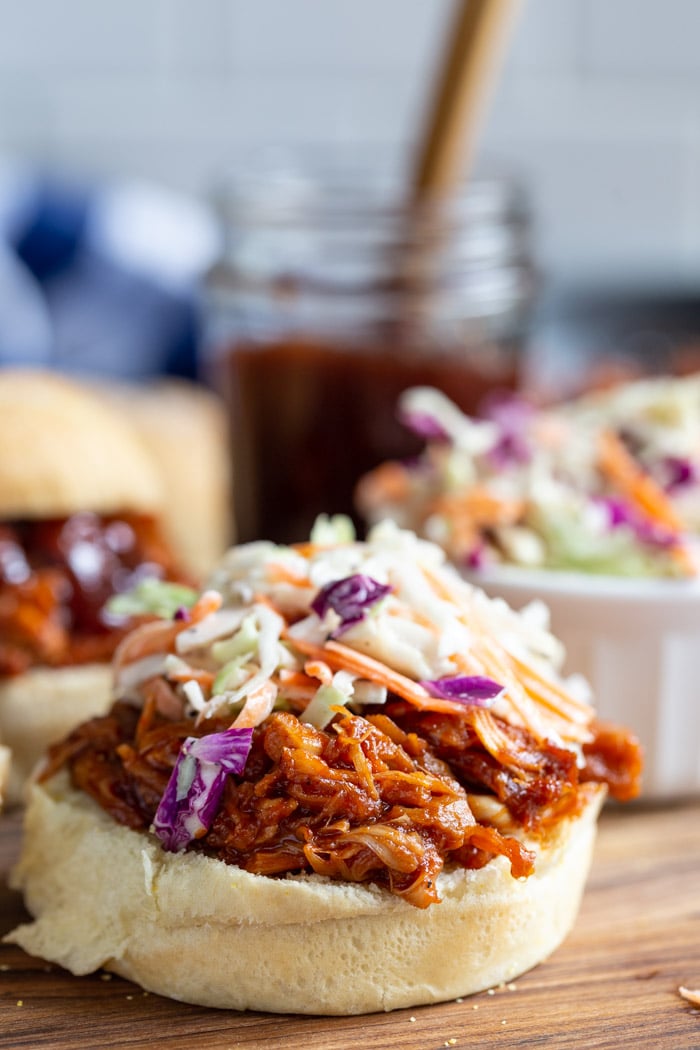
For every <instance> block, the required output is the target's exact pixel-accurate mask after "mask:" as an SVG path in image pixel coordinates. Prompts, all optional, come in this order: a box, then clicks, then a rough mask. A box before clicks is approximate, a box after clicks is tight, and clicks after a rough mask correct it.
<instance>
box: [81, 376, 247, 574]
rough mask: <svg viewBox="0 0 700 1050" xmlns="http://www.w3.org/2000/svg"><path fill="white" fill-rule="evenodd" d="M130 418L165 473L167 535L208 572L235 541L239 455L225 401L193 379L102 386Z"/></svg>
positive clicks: (185, 557)
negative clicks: (234, 479)
mask: <svg viewBox="0 0 700 1050" xmlns="http://www.w3.org/2000/svg"><path fill="white" fill-rule="evenodd" d="M98 389H99V391H100V393H101V394H102V396H104V397H106V398H107V399H108V400H109V401H110V402H111V403H112V404H114V405H115V406H116V407H117V408H118V409H119V410H120V411H121V412H123V413H124V415H125V416H126V417H127V418H128V419H129V422H130V423H131V424H132V425H133V426H134V428H135V429H136V431H137V432H138V435H139V438H140V439H141V441H142V442H143V443H144V445H145V446H146V448H147V450H148V453H149V455H150V456H151V459H152V460H153V462H154V464H155V466H156V469H157V470H158V472H159V475H160V478H161V481H162V484H163V489H164V491H165V492H166V493H167V500H166V502H165V503H164V505H163V508H162V512H161V525H162V528H163V532H164V535H165V538H166V539H167V540H168V541H169V543H170V545H171V547H172V548H173V550H174V551H176V553H177V554H178V557H179V559H180V561H181V563H182V565H183V566H184V567H185V568H187V569H188V570H189V571H190V572H192V573H194V574H195V576H197V577H199V578H200V579H201V578H204V577H205V576H206V575H207V574H208V573H209V572H210V571H211V569H212V566H213V565H215V564H216V562H217V561H218V560H219V558H221V556H222V555H223V554H224V552H225V551H226V549H227V548H228V547H229V546H230V544H231V543H232V542H233V522H232V515H231V506H232V498H231V461H230V450H229V440H228V425H227V421H226V413H225V410H224V406H223V402H222V401H221V400H220V399H219V398H218V397H217V396H216V395H215V394H213V393H212V392H211V391H208V390H205V389H204V388H203V387H202V386H200V385H199V384H197V383H190V382H187V381H185V380H175V379H167V380H159V381H157V382H153V383H149V384H146V385H144V386H139V387H136V386H133V385H130V386H126V385H123V384H119V383H118V384H110V385H109V386H108V387H107V386H104V387H99V388H98Z"/></svg>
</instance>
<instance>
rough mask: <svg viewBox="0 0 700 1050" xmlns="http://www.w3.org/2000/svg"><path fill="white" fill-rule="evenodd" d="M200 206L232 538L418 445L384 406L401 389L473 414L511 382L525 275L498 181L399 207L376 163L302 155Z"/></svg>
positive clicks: (208, 328) (396, 186)
mask: <svg viewBox="0 0 700 1050" xmlns="http://www.w3.org/2000/svg"><path fill="white" fill-rule="evenodd" d="M215 205H216V210H217V213H218V216H219V220H220V223H221V229H222V251H221V257H220V259H219V261H218V263H217V264H216V265H215V266H214V267H213V268H212V269H211V272H210V273H209V275H208V279H207V282H206V289H205V304H204V315H205V347H206V361H207V370H208V375H209V378H210V381H211V382H212V383H213V384H214V385H215V386H216V387H217V388H218V389H219V390H221V391H222V392H223V393H224V394H225V396H226V399H227V402H228V405H229V411H230V423H231V440H232V461H233V473H234V515H235V523H236V535H237V538H238V540H239V541H240V542H246V541H249V540H254V539H259V538H266V539H271V540H274V541H276V542H283V543H287V542H294V541H301V540H304V539H305V538H307V537H308V534H309V530H310V528H311V526H312V524H313V521H314V520H315V518H316V516H317V515H318V514H320V513H328V514H336V513H345V514H349V515H351V516H352V517H355V509H354V506H353V490H354V487H355V485H356V482H357V480H358V478H359V477H360V476H361V475H362V474H363V473H364V472H365V471H367V470H369V469H371V468H372V467H374V466H376V465H377V464H378V463H379V462H381V461H382V460H384V459H386V458H396V457H405V456H411V455H413V454H415V453H416V452H417V451H418V447H419V446H418V444H417V443H416V439H415V437H413V436H412V435H410V434H409V433H408V432H407V431H406V430H405V429H404V428H403V427H402V426H401V424H400V422H399V421H398V419H397V417H396V404H397V400H398V397H399V395H400V393H401V392H402V391H403V390H404V389H406V388H408V387H411V386H417V385H429V386H435V387H438V388H440V389H441V390H443V391H444V392H445V393H446V394H447V395H448V396H449V397H450V398H452V399H453V400H454V401H455V402H456V403H457V404H458V405H459V406H460V407H461V408H462V409H463V410H465V411H467V412H470V413H473V412H478V409H479V405H480V404H481V402H482V401H483V399H484V397H485V396H486V395H487V394H488V393H490V392H491V391H493V390H494V389H499V388H500V389H503V388H508V389H512V388H513V387H515V386H516V385H517V383H518V380H519V369H520V362H521V349H522V347H523V343H524V339H525V336H526V333H527V328H528V321H529V318H530V315H531V308H532V304H533V291H534V287H535V280H534V270H533V265H532V261H531V257H530V249H529V244H530V239H529V223H528V214H527V209H526V206H525V199H524V196H523V193H522V191H521V190H520V188H519V187H518V186H516V185H515V184H514V183H512V182H511V181H508V180H506V179H498V178H489V179H486V178H480V179H473V180H472V181H470V182H469V183H468V184H467V185H465V186H463V187H460V188H459V190H458V192H457V193H455V194H454V195H452V196H450V197H449V198H441V199H433V200H430V201H424V202H422V203H420V204H416V203H414V202H411V201H410V200H408V199H407V198H406V194H405V191H404V190H403V188H402V186H401V182H400V180H399V179H398V178H392V177H391V176H390V175H387V174H386V173H385V171H384V170H383V169H382V168H381V167H380V166H376V167H373V166H372V165H367V164H366V163H365V162H364V161H363V162H362V163H360V161H359V160H358V161H355V160H354V159H352V158H351V159H350V160H348V158H347V156H346V157H345V158H344V159H343V163H342V164H332V163H329V162H328V159H327V157H324V158H322V159H320V160H319V159H318V158H315V159H310V158H309V157H308V156H307V157H305V158H304V160H303V163H301V164H300V163H296V162H289V161H286V162H285V163H282V162H280V161H279V160H278V161H276V162H275V163H273V164H270V165H267V166H261V165H258V166H255V167H253V168H252V169H250V170H249V171H247V172H243V171H241V172H239V173H237V174H236V175H235V176H233V177H232V178H231V179H229V180H228V181H226V183H225V184H224V185H222V186H221V187H220V189H219V190H218V192H217V193H216V195H215ZM357 525H358V527H359V528H360V530H361V528H362V523H361V522H359V521H358V522H357Z"/></svg>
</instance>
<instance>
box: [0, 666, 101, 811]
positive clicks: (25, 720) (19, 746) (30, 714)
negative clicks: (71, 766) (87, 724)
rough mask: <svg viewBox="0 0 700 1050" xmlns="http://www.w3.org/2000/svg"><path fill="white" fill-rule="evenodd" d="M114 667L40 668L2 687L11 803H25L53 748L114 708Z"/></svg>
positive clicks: (1, 726)
mask: <svg viewBox="0 0 700 1050" xmlns="http://www.w3.org/2000/svg"><path fill="white" fill-rule="evenodd" d="M111 689H112V669H111V666H110V665H109V664H83V665H81V666H79V667H59V668H53V667H38V668H34V669H33V670H31V671H27V672H26V673H25V674H22V675H18V676H17V677H16V678H6V679H4V680H3V681H2V682H0V740H2V741H3V743H4V744H6V745H7V747H8V748H9V749H10V751H11V762H10V769H9V781H8V783H7V793H6V800H7V801H9V802H20V801H22V798H23V793H24V786H25V783H26V781H27V778H28V777H29V774H30V773H31V771H32V769H33V768H34V766H35V765H36V763H37V762H38V761H39V759H40V758H41V756H42V755H43V754H44V752H45V750H46V748H47V747H48V746H49V744H53V743H55V742H56V741H57V740H60V739H61V738H62V737H64V736H65V735H66V734H67V733H69V732H70V730H71V729H73V728H74V727H75V726H77V725H79V724H80V723H81V722H84V721H85V720H86V719H88V718H93V717H94V716H95V715H102V714H105V713H106V712H107V711H108V710H109V707H110V705H111V703H112V696H111Z"/></svg>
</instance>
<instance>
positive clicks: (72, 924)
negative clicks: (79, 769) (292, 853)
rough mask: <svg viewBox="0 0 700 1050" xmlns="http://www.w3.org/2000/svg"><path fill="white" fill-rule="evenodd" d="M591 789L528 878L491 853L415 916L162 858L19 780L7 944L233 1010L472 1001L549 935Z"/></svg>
mask: <svg viewBox="0 0 700 1050" xmlns="http://www.w3.org/2000/svg"><path fill="white" fill-rule="evenodd" d="M604 794H605V790H604V789H592V791H591V793H590V798H589V800H588V803H587V805H586V808H585V810H584V812H583V813H582V814H581V815H580V816H579V817H578V818H577V819H575V820H570V821H566V822H564V823H562V824H561V825H560V827H559V828H558V829H557V832H556V833H555V834H554V835H553V836H552V838H551V840H550V841H549V842H548V844H547V846H546V848H543V849H542V851H541V852H540V855H539V858H538V862H537V869H536V872H535V874H534V875H532V876H530V878H528V879H522V880H516V879H513V878H512V877H511V875H510V870H509V866H508V864H507V862H506V861H505V859H504V858H503V857H499V858H498V859H496V860H494V861H492V862H491V863H489V864H488V865H486V867H484V868H482V869H481V870H479V871H463V870H459V871H453V872H450V873H446V874H443V875H441V876H440V884H439V885H440V891H441V896H442V903H441V904H437V905H433V906H431V907H429V908H427V909H426V910H419V909H417V908H414V907H412V906H411V905H409V904H407V903H406V902H404V901H402V900H399V899H397V898H395V897H393V896H391V894H389V893H388V892H387V891H384V890H380V889H378V888H377V887H373V886H369V887H365V886H360V885H355V884H347V883H339V882H333V881H330V880H328V879H325V878H322V877H319V876H314V875H312V876H297V877H292V878H286V879H285V878H282V879H272V878H267V877H265V876H262V875H252V874H249V873H247V872H245V871H242V870H240V869H238V868H234V867H229V866H227V865H225V864H224V863H222V862H221V861H218V860H214V859H212V858H209V857H205V856H203V855H201V854H178V855H173V854H166V853H164V852H163V851H162V850H161V849H160V847H159V845H158V844H157V842H156V840H155V839H154V838H153V837H152V836H150V835H145V834H141V833H138V832H135V831H132V830H130V829H129V828H126V827H122V826H119V825H116V824H115V823H114V822H113V821H112V820H111V818H110V817H108V816H107V815H106V814H105V813H104V812H103V811H102V810H101V809H99V808H98V807H97V805H96V804H95V803H93V802H92V800H91V799H89V798H88V797H87V796H85V795H83V794H82V793H78V792H76V791H75V790H74V789H72V788H71V787H70V785H69V782H68V779H67V776H66V774H65V773H61V774H59V775H58V776H57V777H55V778H54V779H53V780H52V781H51V782H49V783H48V784H42V785H36V784H34V785H32V788H31V798H30V802H29V806H28V810H27V813H26V826H25V838H24V845H23V852H22V855H21V858H20V861H19V863H18V865H17V867H16V869H15V871H14V872H13V875H12V878H11V884H12V886H13V887H14V888H16V889H21V890H23V891H24V895H25V901H26V904H27V907H28V908H29V911H30V912H31V913H32V915H33V916H35V920H34V921H33V922H31V923H28V924H26V925H23V926H20V927H18V928H17V929H16V930H14V931H13V932H12V933H11V934H9V935H8V937H7V938H6V939H7V940H8V941H10V942H11V943H15V944H19V945H21V946H22V947H23V948H24V949H25V950H26V951H28V952H29V953H31V954H32V955H38V956H40V957H43V958H45V959H48V960H50V961H51V962H56V963H59V964H60V965H62V966H64V967H66V968H67V969H69V970H70V971H72V972H73V973H74V974H85V973H89V972H91V971H93V970H95V969H97V968H98V967H104V968H106V969H108V970H111V971H113V972H114V973H118V974H120V975H122V976H123V977H126V978H128V979H130V980H133V981H135V982H137V983H138V984H140V985H141V986H142V987H143V988H145V989H148V990H149V991H152V992H156V993H158V994H161V995H166V996H169V997H171V998H174V999H179V1000H182V1001H185V1002H191V1003H198V1004H201V1005H204V1006H212V1007H222V1008H229V1009H236V1010H246V1009H252V1010H267V1011H273V1012H285V1013H286V1012H295V1013H312V1014H360V1013H369V1012H373V1011H378V1010H393V1009H397V1008H400V1007H409V1006H417V1005H419V1004H423V1003H433V1002H440V1001H443V1000H446V999H451V998H455V997H457V996H462V995H469V994H470V993H473V992H477V991H480V990H483V989H484V988H488V987H492V986H493V985H497V984H499V983H501V982H502V981H509V980H512V979H513V978H515V977H517V976H518V975H519V974H521V973H523V972H524V971H525V970H528V969H529V968H530V967H532V966H534V965H535V964H537V963H538V962H540V961H541V960H542V959H544V958H545V957H546V956H548V955H549V954H550V953H551V952H552V951H553V950H554V949H555V948H556V947H557V946H558V945H559V944H560V942H561V941H562V939H563V938H564V936H565V935H566V933H567V932H568V930H569V929H570V927H571V926H572V924H573V922H574V920H575V918H576V914H577V911H578V906H579V901H580V897H581V893H582V891H583V886H584V882H585V879H586V875H587V873H588V868H589V864H590V859H591V853H592V847H593V842H594V838H595V825H596V817H597V814H598V811H599V808H600V805H601V803H602V800H603V797H604ZM78 887H79V892H76V890H77V888H78Z"/></svg>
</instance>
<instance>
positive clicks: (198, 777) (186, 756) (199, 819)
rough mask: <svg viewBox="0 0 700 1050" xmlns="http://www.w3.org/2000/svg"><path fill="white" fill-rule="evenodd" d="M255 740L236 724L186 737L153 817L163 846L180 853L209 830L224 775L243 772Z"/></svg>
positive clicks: (219, 796)
mask: <svg viewBox="0 0 700 1050" xmlns="http://www.w3.org/2000/svg"><path fill="white" fill-rule="evenodd" d="M252 741H253V730H252V729H235V728H231V729H226V730H224V732H222V733H210V734H208V735H207V736H203V737H193V736H189V737H187V738H186V739H185V741H184V742H183V744H182V747H181V748H180V753H179V755H178V756H177V761H176V763H175V768H174V769H173V771H172V774H171V776H170V780H169V781H168V785H167V787H166V789H165V792H164V794H163V797H162V798H161V800H160V803H159V804H158V809H157V810H156V815H155V817H154V818H153V824H152V828H151V830H152V831H153V832H154V834H155V835H156V836H157V837H158V838H159V839H160V841H161V844H162V846H163V849H165V850H167V851H168V852H169V853H178V852H180V851H181V850H183V849H185V847H186V846H187V845H188V844H189V843H190V842H191V841H192V840H193V839H195V838H200V837H201V836H202V835H205V834H206V833H207V831H209V828H210V827H211V825H212V822H213V820H214V817H215V816H216V814H217V812H218V809H219V805H220V803H221V796H222V794H223V791H224V787H225V785H226V777H227V776H228V775H229V774H230V773H234V774H238V775H240V774H241V773H242V772H243V770H244V769H245V764H246V761H247V759H248V755H249V753H250V748H251V744H252Z"/></svg>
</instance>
